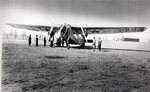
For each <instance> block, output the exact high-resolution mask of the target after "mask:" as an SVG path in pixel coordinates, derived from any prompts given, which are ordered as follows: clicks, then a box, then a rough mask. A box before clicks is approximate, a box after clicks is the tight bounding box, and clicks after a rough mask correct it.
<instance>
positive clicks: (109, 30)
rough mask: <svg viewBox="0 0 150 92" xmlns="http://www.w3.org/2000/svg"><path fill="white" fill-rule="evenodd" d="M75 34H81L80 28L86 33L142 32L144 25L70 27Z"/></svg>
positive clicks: (144, 28)
mask: <svg viewBox="0 0 150 92" xmlns="http://www.w3.org/2000/svg"><path fill="white" fill-rule="evenodd" d="M71 28H72V29H73V30H74V31H75V32H76V33H77V34H82V33H83V32H82V29H83V30H84V32H85V33H87V34H111V33H130V32H143V31H145V30H146V27H71Z"/></svg>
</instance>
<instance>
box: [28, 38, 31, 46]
mask: <svg viewBox="0 0 150 92" xmlns="http://www.w3.org/2000/svg"><path fill="white" fill-rule="evenodd" d="M31 40H32V39H31V35H29V39H28V43H29V46H31Z"/></svg>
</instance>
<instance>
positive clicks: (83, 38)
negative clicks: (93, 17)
mask: <svg viewBox="0 0 150 92" xmlns="http://www.w3.org/2000/svg"><path fill="white" fill-rule="evenodd" d="M81 47H82V48H84V47H85V37H84V35H82V40H81Z"/></svg>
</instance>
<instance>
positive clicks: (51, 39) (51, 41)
mask: <svg viewBox="0 0 150 92" xmlns="http://www.w3.org/2000/svg"><path fill="white" fill-rule="evenodd" d="M53 42H54V36H52V37H50V47H53Z"/></svg>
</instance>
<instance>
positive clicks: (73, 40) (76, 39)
mask: <svg viewBox="0 0 150 92" xmlns="http://www.w3.org/2000/svg"><path fill="white" fill-rule="evenodd" d="M70 43H72V44H79V43H81V37H80V36H79V35H76V34H73V35H72V36H71V40H70Z"/></svg>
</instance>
